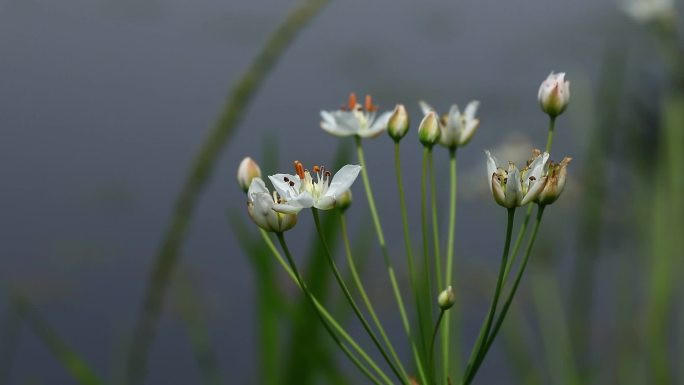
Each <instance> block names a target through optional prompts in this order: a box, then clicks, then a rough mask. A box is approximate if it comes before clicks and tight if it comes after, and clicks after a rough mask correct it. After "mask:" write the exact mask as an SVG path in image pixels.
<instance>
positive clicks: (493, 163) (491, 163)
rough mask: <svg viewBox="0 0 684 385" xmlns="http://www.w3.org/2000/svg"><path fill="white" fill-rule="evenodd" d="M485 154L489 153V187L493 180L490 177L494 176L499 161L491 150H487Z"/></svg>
mask: <svg viewBox="0 0 684 385" xmlns="http://www.w3.org/2000/svg"><path fill="white" fill-rule="evenodd" d="M485 154H487V182H488V184H490V186H489V187H491V183H489V182H491V180H490V179H491V178H492V175H493V174H495V173H496V163H497V161H496V158H495V157H494V155H492V153H491V152H489V150H485Z"/></svg>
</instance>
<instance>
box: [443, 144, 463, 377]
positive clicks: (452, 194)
mask: <svg viewBox="0 0 684 385" xmlns="http://www.w3.org/2000/svg"><path fill="white" fill-rule="evenodd" d="M456 187H457V184H456V148H452V149H450V150H449V231H448V235H447V257H446V277H445V280H444V282H445V284H446V285H451V284H452V282H451V279H452V274H453V261H454V238H455V237H456ZM453 311H457V309H456V308H452V311H451V312H453ZM451 312H448V313H447V314H446V315H445V320H444V327H443V328H442V366H443V368H442V369H443V378H448V377H449V365H448V362H450V360H449V350H450V344H449V342H450V341H449V328H450V326H451V322H450V321H451ZM455 316H458V315H457V314H455ZM454 361H455V362H458V361H459V357H456V359H455V360H454Z"/></svg>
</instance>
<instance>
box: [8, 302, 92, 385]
mask: <svg viewBox="0 0 684 385" xmlns="http://www.w3.org/2000/svg"><path fill="white" fill-rule="evenodd" d="M11 301H12V306H13V308H14V309H15V311H16V312H17V314H18V315H19V316H20V317H21V319H23V320H24V322H25V323H26V325H27V326H28V327H29V328H30V329H31V330H32V331H33V332H34V333H35V334H36V336H38V338H39V339H40V341H41V342H42V343H43V344H44V345H45V347H47V348H48V350H50V352H51V353H52V354H53V355H54V356H55V358H57V360H58V361H59V362H60V363H61V364H62V366H64V368H65V369H66V370H67V371H68V372H69V374H71V376H72V377H73V378H74V380H76V382H77V383H78V384H82V385H102V384H103V382H102V380H100V378H99V377H98V376H97V375H96V374H95V372H94V371H93V370H92V369H90V367H89V366H88V364H87V363H86V362H85V360H83V359H82V358H81V356H80V355H78V353H76V351H74V350H73V349H71V348H70V347H69V346H68V345H67V344H66V343H65V342H64V340H62V338H61V337H60V336H59V334H57V332H56V331H55V330H54V329H52V327H51V326H50V325H49V324H48V323H47V321H45V320H44V319H43V317H41V315H40V314H39V313H38V310H37V309H36V308H35V307H34V306H33V304H31V302H29V300H28V299H27V298H26V297H23V296H22V295H20V294H17V293H14V294H13V297H12V298H11Z"/></svg>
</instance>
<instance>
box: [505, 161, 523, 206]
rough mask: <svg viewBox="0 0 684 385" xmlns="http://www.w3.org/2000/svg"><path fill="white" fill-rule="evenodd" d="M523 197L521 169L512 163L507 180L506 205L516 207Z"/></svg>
mask: <svg viewBox="0 0 684 385" xmlns="http://www.w3.org/2000/svg"><path fill="white" fill-rule="evenodd" d="M522 198H523V197H522V185H521V184H520V171H518V168H517V167H516V166H515V165H514V164H511V165H510V166H509V167H508V180H507V181H506V204H507V206H506V207H508V208H513V207H515V206H516V205H517V204H519V202H520V201H521V200H522Z"/></svg>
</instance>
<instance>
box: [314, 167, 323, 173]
mask: <svg viewBox="0 0 684 385" xmlns="http://www.w3.org/2000/svg"><path fill="white" fill-rule="evenodd" d="M313 171H314V172H315V173H316V174H318V173H319V172H320V171H321V168H320V167H318V166H313Z"/></svg>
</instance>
